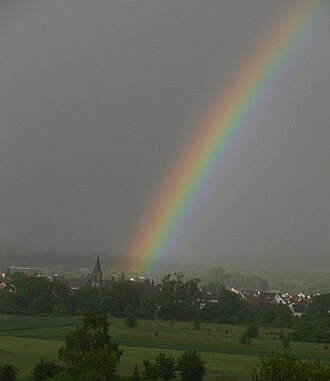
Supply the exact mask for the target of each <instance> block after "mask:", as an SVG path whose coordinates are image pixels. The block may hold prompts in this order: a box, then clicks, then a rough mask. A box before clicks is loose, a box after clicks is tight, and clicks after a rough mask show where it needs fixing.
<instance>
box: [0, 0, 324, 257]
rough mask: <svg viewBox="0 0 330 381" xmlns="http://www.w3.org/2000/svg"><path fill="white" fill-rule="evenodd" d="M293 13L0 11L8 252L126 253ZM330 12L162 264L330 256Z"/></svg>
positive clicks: (178, 7)
mask: <svg viewBox="0 0 330 381" xmlns="http://www.w3.org/2000/svg"><path fill="white" fill-rule="evenodd" d="M295 3H297V4H298V3H299V1H289V2H288V1H287V0H285V1H284V0H283V1H282V0H281V1H276V2H274V1H264V0H262V1H261V0H251V1H249V2H247V1H243V0H234V1H233V0H230V1H229V0H228V1H211V0H209V1H195V0H193V1H191V0H189V1H180V2H178V1H166V2H162V1H154V0H152V1H151V0H150V1H147V0H140V1H129V0H127V1H102V0H98V1H90V0H58V1H56V2H54V1H50V0H43V1H38V0H30V1H29V2H26V1H23V0H21V1H19V0H11V1H2V2H1V4H0V176H1V188H0V210H1V214H0V232H1V233H0V239H7V240H13V241H23V242H27V243H32V244H34V245H38V246H58V247H65V248H86V249H102V250H107V251H109V252H111V253H114V254H120V253H121V252H122V249H123V247H125V245H126V244H127V240H128V239H130V236H131V233H132V230H133V229H134V226H136V224H137V223H138V221H139V218H140V215H141V213H142V212H143V211H144V210H145V208H146V207H147V205H148V202H149V200H150V197H151V196H152V194H153V192H154V190H155V188H156V186H157V184H158V183H159V182H160V181H161V180H162V179H163V177H164V175H165V173H166V171H167V169H168V167H169V165H170V163H173V162H175V160H176V158H177V157H178V155H179V154H180V150H181V147H182V146H183V145H184V142H185V141H186V140H187V138H188V137H189V136H190V135H191V134H192V133H193V131H194V130H195V129H196V128H197V126H198V121H199V120H200V119H201V116H202V115H203V113H205V112H206V110H207V108H208V106H209V105H210V104H211V103H212V101H213V99H214V96H215V94H216V93H218V92H219V89H221V88H224V87H225V86H226V85H227V83H228V81H229V79H230V78H231V77H232V76H233V75H234V73H235V72H236V70H237V69H238V68H239V67H240V66H241V65H242V64H243V63H244V60H246V58H247V57H248V56H249V54H250V52H251V51H253V49H255V47H256V45H257V43H258V41H260V39H261V37H262V35H263V34H264V33H265V30H266V29H267V28H268V27H269V25H270V24H271V23H272V22H274V20H276V18H277V17H278V16H279V15H280V14H281V13H282V12H283V11H284V10H285V9H286V7H289V6H291V5H294V4H295ZM329 12H330V11H329V6H327V5H325V6H324V12H323V13H324V14H323V15H322V16H321V17H319V18H318V21H317V23H316V24H315V25H314V26H313V27H312V28H311V30H310V31H309V33H307V34H306V36H305V37H304V38H305V39H304V41H302V42H300V45H297V47H296V48H295V49H296V50H295V51H294V52H293V53H292V55H291V58H290V59H288V61H287V62H286V65H285V67H284V69H283V70H282V71H281V72H280V74H279V75H278V76H277V77H276V78H275V79H274V81H273V83H272V84H271V85H270V86H269V88H268V89H267V101H265V102H261V104H262V105H261V106H262V107H261V106H260V108H258V109H256V110H255V112H254V114H253V117H252V118H251V122H250V123H249V125H248V127H246V128H244V129H243V130H242V131H241V132H240V133H238V134H237V135H236V136H235V137H233V139H232V141H231V142H230V143H229V144H228V148H227V151H226V152H225V154H224V156H223V159H222V160H223V164H222V165H221V170H219V171H218V172H217V171H215V172H214V177H215V178H214V179H212V181H210V183H209V184H206V185H205V187H204V190H203V195H204V197H203V198H199V199H198V200H197V201H196V205H195V207H194V208H193V210H192V213H191V218H190V219H189V222H188V223H186V225H185V226H183V227H180V239H179V240H177V241H176V243H175V245H172V246H171V247H170V248H169V252H168V253H166V258H169V259H173V258H178V259H180V260H181V259H183V258H185V257H186V256H188V255H189V256H190V258H192V259H194V260H198V258H199V257H200V255H201V253H203V256H204V258H205V257H208V258H209V259H210V261H217V258H218V257H219V256H221V255H224V254H230V255H232V256H235V255H242V254H244V255H245V254H246V255H247V256H249V255H253V254H255V253H257V254H265V255H277V254H280V255H290V254H294V255H297V254H313V253H320V254H326V253H329V247H330V228H329V220H330V199H329V197H330V196H329V195H330V192H329V190H330V178H329V162H330V154H329V152H330V150H329V145H330V133H329V119H330V109H329V99H330V86H329V85H330V83H329V66H330V62H329V60H330V54H329V50H330V47H329V34H330V31H329V24H328V19H329ZM194 210H196V212H195V211H194ZM186 222H187V221H186Z"/></svg>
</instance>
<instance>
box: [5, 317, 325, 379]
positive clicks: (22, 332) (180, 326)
mask: <svg viewBox="0 0 330 381" xmlns="http://www.w3.org/2000/svg"><path fill="white" fill-rule="evenodd" d="M110 322H111V326H110V332H111V336H112V339H113V341H117V342H119V345H120V348H121V349H122V350H123V356H122V358H121V361H120V366H119V369H118V373H119V374H122V375H131V374H132V371H133V368H134V366H135V364H137V366H138V368H139V369H140V370H142V368H143V366H142V361H143V360H144V359H148V358H149V359H153V358H154V357H155V356H157V355H158V354H159V353H160V352H163V353H165V354H166V355H169V354H171V355H172V356H173V357H177V356H179V355H180V354H181V353H182V352H183V351H186V350H197V351H198V352H199V353H200V354H201V356H202V357H203V359H204V360H205V363H206V368H207V373H206V376H205V380H206V381H211V380H214V379H215V378H216V376H220V375H222V374H226V375H228V376H235V377H237V380H239V381H245V380H249V376H248V371H247V367H248V365H249V364H251V363H253V362H254V361H256V360H258V358H259V357H260V356H267V355H269V354H270V353H271V352H272V351H275V352H276V351H278V352H289V353H291V354H292V355H294V356H295V357H298V358H301V359H306V360H309V359H319V360H321V361H329V360H330V349H327V347H326V346H324V344H314V343H301V342H300V343H298V342H291V343H290V348H283V346H282V341H281V339H280V338H279V334H280V332H281V331H283V329H278V328H273V327H270V328H266V327H261V328H260V332H259V336H258V338H257V339H253V340H252V341H251V343H250V344H249V345H244V344H241V343H240V342H239V336H240V334H241V333H242V332H243V330H244V329H245V327H244V326H240V325H237V326H235V325H219V324H206V323H203V324H201V327H200V329H199V330H194V329H193V326H192V324H191V323H189V322H169V321H162V320H139V321H138V324H137V326H136V327H134V328H128V327H126V325H125V323H124V321H123V320H122V319H116V318H110ZM80 323H81V320H80V319H79V318H77V317H54V316H41V317H40V316H13V315H0V364H4V363H10V364H14V365H15V366H16V368H17V370H18V374H19V379H20V380H28V379H29V378H30V377H29V376H30V374H31V371H32V369H33V367H34V365H35V364H36V363H37V362H38V361H39V360H40V358H43V359H52V360H56V359H57V352H58V349H59V347H60V346H61V345H63V344H64V338H65V335H66V334H67V332H68V331H70V330H73V329H75V327H76V326H77V325H80Z"/></svg>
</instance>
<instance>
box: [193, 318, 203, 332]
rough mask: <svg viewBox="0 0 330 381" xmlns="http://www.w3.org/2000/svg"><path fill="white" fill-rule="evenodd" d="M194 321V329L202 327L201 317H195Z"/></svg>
mask: <svg viewBox="0 0 330 381" xmlns="http://www.w3.org/2000/svg"><path fill="white" fill-rule="evenodd" d="M192 323H193V329H194V330H196V331H198V330H199V329H200V327H201V322H200V320H199V319H194V320H193V322H192Z"/></svg>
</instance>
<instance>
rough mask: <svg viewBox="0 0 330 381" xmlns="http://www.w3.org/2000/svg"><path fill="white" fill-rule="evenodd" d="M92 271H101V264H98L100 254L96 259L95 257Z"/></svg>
mask: <svg viewBox="0 0 330 381" xmlns="http://www.w3.org/2000/svg"><path fill="white" fill-rule="evenodd" d="M93 272H94V273H95V272H98V273H101V272H102V270H101V265H100V256H99V255H98V256H97V259H96V263H95V267H94V271H93Z"/></svg>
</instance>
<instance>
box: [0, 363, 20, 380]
mask: <svg viewBox="0 0 330 381" xmlns="http://www.w3.org/2000/svg"><path fill="white" fill-rule="evenodd" d="M16 375H17V372H16V368H15V367H14V366H13V365H7V364H6V365H2V366H0V381H16V380H17V378H16Z"/></svg>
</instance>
